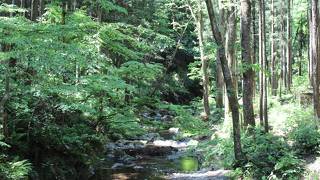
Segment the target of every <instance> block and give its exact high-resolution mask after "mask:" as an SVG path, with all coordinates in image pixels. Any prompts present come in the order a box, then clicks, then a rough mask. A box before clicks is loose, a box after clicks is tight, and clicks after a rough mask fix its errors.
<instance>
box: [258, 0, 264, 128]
mask: <svg viewBox="0 0 320 180" xmlns="http://www.w3.org/2000/svg"><path fill="white" fill-rule="evenodd" d="M263 1H264V0H260V1H259V64H260V72H259V82H260V83H259V91H260V98H259V117H260V125H261V126H263V125H264V119H263V94H264V76H263V74H264V69H263V68H264V52H263V51H264V39H263V37H264V31H263V26H264V25H263V11H264V8H263V4H264V3H263Z"/></svg>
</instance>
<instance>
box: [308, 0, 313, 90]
mask: <svg viewBox="0 0 320 180" xmlns="http://www.w3.org/2000/svg"><path fill="white" fill-rule="evenodd" d="M308 1H309V2H310V0H308ZM311 13H312V12H311V3H309V6H308V27H309V30H310V31H309V43H308V75H309V82H310V86H313V83H312V69H313V68H312V58H311V57H312V47H311V41H312V33H311V29H312V17H311Z"/></svg>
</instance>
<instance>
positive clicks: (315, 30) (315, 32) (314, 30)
mask: <svg viewBox="0 0 320 180" xmlns="http://www.w3.org/2000/svg"><path fill="white" fill-rule="evenodd" d="M311 21H312V22H311V29H310V30H311V32H310V34H311V62H312V64H313V67H312V84H313V108H314V114H315V117H316V118H317V119H319V118H320V104H319V74H320V73H319V63H318V62H319V27H318V26H319V7H318V0H312V2H311Z"/></svg>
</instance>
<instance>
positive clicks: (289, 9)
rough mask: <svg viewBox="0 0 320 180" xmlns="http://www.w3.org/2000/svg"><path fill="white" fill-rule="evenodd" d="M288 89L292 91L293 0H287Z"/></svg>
mask: <svg viewBox="0 0 320 180" xmlns="http://www.w3.org/2000/svg"><path fill="white" fill-rule="evenodd" d="M287 1H288V2H287V47H286V49H287V56H286V57H287V73H288V74H287V90H288V91H290V89H291V84H292V40H291V36H292V25H291V1H292V0H287Z"/></svg>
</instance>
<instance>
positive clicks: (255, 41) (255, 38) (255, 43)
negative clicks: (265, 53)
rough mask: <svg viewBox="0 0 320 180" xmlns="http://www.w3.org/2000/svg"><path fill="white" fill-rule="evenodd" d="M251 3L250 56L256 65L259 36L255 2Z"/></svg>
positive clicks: (254, 84)
mask: <svg viewBox="0 0 320 180" xmlns="http://www.w3.org/2000/svg"><path fill="white" fill-rule="evenodd" d="M251 2H252V32H253V35H252V39H253V55H252V57H253V58H252V63H253V64H256V63H257V52H258V42H259V36H258V33H257V26H256V14H257V13H256V12H257V10H256V1H251ZM255 78H256V73H255V72H253V83H252V86H253V87H252V88H253V96H255V94H256V80H255Z"/></svg>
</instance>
